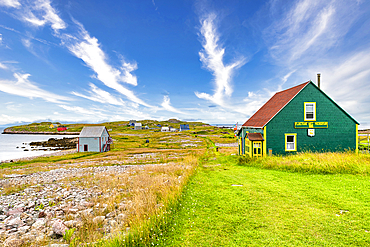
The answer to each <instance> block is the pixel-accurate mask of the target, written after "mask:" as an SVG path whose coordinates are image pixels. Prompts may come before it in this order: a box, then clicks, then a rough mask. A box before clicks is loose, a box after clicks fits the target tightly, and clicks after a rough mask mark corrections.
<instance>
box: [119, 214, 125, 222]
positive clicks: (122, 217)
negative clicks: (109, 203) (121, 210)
mask: <svg viewBox="0 0 370 247" xmlns="http://www.w3.org/2000/svg"><path fill="white" fill-rule="evenodd" d="M126 219H127V215H126V214H119V215H117V220H118V222H120V223H122V222H124V221H125V220H126Z"/></svg>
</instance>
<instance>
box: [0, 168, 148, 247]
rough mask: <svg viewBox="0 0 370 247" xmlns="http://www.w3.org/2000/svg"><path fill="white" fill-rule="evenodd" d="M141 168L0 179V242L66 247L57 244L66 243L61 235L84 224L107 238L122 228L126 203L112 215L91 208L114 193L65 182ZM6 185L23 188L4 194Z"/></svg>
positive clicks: (76, 170)
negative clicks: (90, 223) (89, 220)
mask: <svg viewBox="0 0 370 247" xmlns="http://www.w3.org/2000/svg"><path fill="white" fill-rule="evenodd" d="M142 168H143V167H142V166H140V165H139V166H138V165H136V166H130V165H113V166H98V167H84V168H59V169H54V170H50V171H46V172H37V173H32V174H27V175H21V174H11V175H6V176H4V177H6V178H3V179H1V180H0V187H1V195H0V243H1V244H2V246H13V247H18V246H21V245H22V244H24V243H27V242H28V243H38V245H37V246H42V245H43V244H42V243H49V244H50V243H53V244H54V245H52V246H68V245H66V244H62V242H63V243H65V242H64V240H63V238H62V236H63V235H64V234H65V232H66V231H67V230H68V229H71V228H81V227H83V226H84V224H85V223H86V219H92V222H94V223H96V224H99V225H101V227H100V228H99V229H98V230H99V231H100V232H103V233H104V235H105V236H106V237H109V236H110V234H111V233H112V232H113V231H114V229H116V228H117V227H118V226H121V225H122V224H123V223H125V220H126V218H127V214H129V213H130V212H129V211H126V210H127V209H129V205H130V204H131V202H130V201H122V202H121V203H120V204H119V205H116V209H117V210H114V211H110V210H108V205H107V204H99V203H96V200H95V199H96V198H98V197H101V196H104V197H109V196H110V193H113V191H101V188H99V187H98V186H94V187H91V188H84V187H81V186H79V183H78V182H79V181H78V180H76V181H72V182H67V181H68V179H69V178H72V177H73V178H77V177H80V178H82V177H83V176H112V175H113V174H114V175H117V174H122V173H130V172H133V171H134V170H136V169H142ZM66 179H67V180H66ZM9 186H20V187H22V186H24V187H25V189H23V190H20V191H19V192H16V193H11V194H7V193H4V190H5V189H6V188H7V187H9ZM114 193H116V192H114ZM121 193H122V192H121ZM123 193H124V192H123ZM122 212H126V213H122ZM121 229H122V228H121ZM126 230H128V229H126ZM58 243H59V244H58ZM39 244H40V245H39ZM49 246H50V245H49Z"/></svg>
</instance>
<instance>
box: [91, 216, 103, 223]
mask: <svg viewBox="0 0 370 247" xmlns="http://www.w3.org/2000/svg"><path fill="white" fill-rule="evenodd" d="M104 220H105V216H96V217H95V218H94V219H93V222H94V223H95V224H99V223H100V222H103V221H104Z"/></svg>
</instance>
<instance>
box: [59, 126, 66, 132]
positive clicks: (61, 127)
mask: <svg viewBox="0 0 370 247" xmlns="http://www.w3.org/2000/svg"><path fill="white" fill-rule="evenodd" d="M57 130H58V132H60V131H66V130H67V127H64V126H60V127H58V128H57Z"/></svg>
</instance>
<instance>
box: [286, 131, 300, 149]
mask: <svg viewBox="0 0 370 247" xmlns="http://www.w3.org/2000/svg"><path fill="white" fill-rule="evenodd" d="M289 136H293V142H288V137H289ZM292 143H293V148H292V147H288V144H292ZM285 151H286V152H293V151H297V134H296V133H288V134H285Z"/></svg>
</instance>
